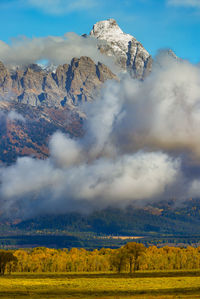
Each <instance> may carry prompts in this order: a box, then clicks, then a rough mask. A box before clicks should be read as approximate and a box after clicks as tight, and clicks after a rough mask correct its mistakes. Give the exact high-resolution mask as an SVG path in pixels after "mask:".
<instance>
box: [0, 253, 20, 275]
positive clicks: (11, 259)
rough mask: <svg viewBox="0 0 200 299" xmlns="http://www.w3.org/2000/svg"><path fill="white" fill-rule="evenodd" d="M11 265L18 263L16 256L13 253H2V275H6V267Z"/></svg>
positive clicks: (0, 256)
mask: <svg viewBox="0 0 200 299" xmlns="http://www.w3.org/2000/svg"><path fill="white" fill-rule="evenodd" d="M10 263H17V258H16V256H14V255H13V253H12V252H11V251H5V250H1V251H0V274H1V275H4V273H5V269H6V266H8V265H9V264H10ZM9 272H11V268H10V269H9Z"/></svg>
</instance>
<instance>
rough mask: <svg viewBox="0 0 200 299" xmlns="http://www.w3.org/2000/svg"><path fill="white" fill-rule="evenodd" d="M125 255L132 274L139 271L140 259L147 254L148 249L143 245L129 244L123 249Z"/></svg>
mask: <svg viewBox="0 0 200 299" xmlns="http://www.w3.org/2000/svg"><path fill="white" fill-rule="evenodd" d="M123 249H124V250H123V251H124V255H125V258H126V260H127V261H128V263H129V269H130V273H132V272H133V269H134V271H138V270H139V257H140V256H141V255H142V254H143V253H144V252H145V250H146V247H145V246H144V245H143V244H139V243H136V242H129V243H127V244H126V245H125V246H124V247H123ZM133 266H134V267H133Z"/></svg>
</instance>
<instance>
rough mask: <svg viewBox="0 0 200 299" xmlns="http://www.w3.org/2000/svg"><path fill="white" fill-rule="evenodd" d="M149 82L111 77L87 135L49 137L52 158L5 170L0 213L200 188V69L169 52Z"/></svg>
mask: <svg viewBox="0 0 200 299" xmlns="http://www.w3.org/2000/svg"><path fill="white" fill-rule="evenodd" d="M157 61H158V63H157V64H156V65H155V67H154V70H153V72H152V73H151V75H150V76H149V77H148V78H146V79H145V81H143V82H141V81H137V80H133V79H131V78H129V77H128V76H125V77H124V78H122V79H121V81H120V82H113V81H110V82H107V83H106V84H105V86H104V88H103V89H102V93H101V96H100V98H99V99H97V100H96V101H95V102H93V103H90V104H86V105H85V106H84V110H85V112H86V114H87V117H88V119H87V122H86V123H85V131H86V134H85V136H84V137H82V138H78V139H76V138H74V139H71V138H70V137H69V136H67V135H64V134H62V133H60V132H57V133H55V134H54V135H53V136H52V137H51V140H50V143H49V150H50V156H49V158H48V159H47V160H37V159H33V158H31V157H25V158H19V159H18V160H17V163H16V164H14V165H12V166H9V167H1V168H0V180H1V187H0V198H1V210H3V211H4V213H8V214H9V213H10V214H12V215H13V213H15V215H20V216H21V217H31V216H34V215H38V214H42V213H45V214H46V213H65V212H68V211H87V212H88V211H91V210H92V209H97V208H104V207H107V206H112V205H114V206H117V205H118V206H121V207H123V206H126V205H128V204H130V203H131V202H133V201H139V202H146V201H148V200H150V201H152V200H160V199H169V198H170V197H177V198H180V199H185V198H188V197H191V196H195V197H197V196H199V192H200V163H199V162H200V150H199V148H200V138H199V136H200V69H199V67H197V66H194V65H191V64H190V63H188V62H187V61H181V60H176V59H174V58H173V57H169V55H167V56H166V57H164V56H163V55H162V58H160V57H158V60H157Z"/></svg>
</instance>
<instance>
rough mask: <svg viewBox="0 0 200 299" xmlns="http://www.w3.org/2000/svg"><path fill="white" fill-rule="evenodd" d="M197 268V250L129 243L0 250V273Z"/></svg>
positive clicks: (199, 256)
mask: <svg viewBox="0 0 200 299" xmlns="http://www.w3.org/2000/svg"><path fill="white" fill-rule="evenodd" d="M189 269H200V247H197V248H194V247H191V246H188V247H187V248H179V247H168V246H165V247H162V248H158V247H156V246H150V247H148V248H146V247H145V246H144V245H143V244H140V243H135V242H129V243H127V244H126V245H124V246H122V247H121V248H119V249H110V248H102V249H100V250H97V249H95V250H93V251H89V250H85V249H83V248H81V249H78V248H72V249H71V250H68V249H50V248H45V247H37V248H33V249H18V250H14V251H12V250H0V273H1V274H4V273H11V272H130V273H132V272H133V271H138V270H168V271H169V270H189Z"/></svg>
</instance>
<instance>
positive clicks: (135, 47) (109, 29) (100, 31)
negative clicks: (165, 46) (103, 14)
mask: <svg viewBox="0 0 200 299" xmlns="http://www.w3.org/2000/svg"><path fill="white" fill-rule="evenodd" d="M90 36H93V37H95V38H97V39H99V40H101V41H104V43H103V44H102V43H101V44H100V45H99V50H100V51H101V52H102V53H104V54H106V55H108V56H113V57H115V61H116V64H118V65H119V66H120V68H122V69H124V70H127V71H128V72H130V74H131V75H132V77H134V78H138V79H143V78H144V77H145V76H146V75H147V74H148V73H149V72H150V71H151V67H152V58H151V56H150V54H149V53H148V52H147V51H146V50H145V48H144V47H143V46H142V44H141V43H140V42H138V41H137V40H136V39H135V38H134V37H133V36H132V35H130V34H126V33H124V32H123V31H122V30H121V29H120V27H119V26H118V25H117V23H116V21H115V20H114V19H109V20H107V21H100V22H98V23H96V24H95V25H94V26H93V29H92V31H91V32H90Z"/></svg>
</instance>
